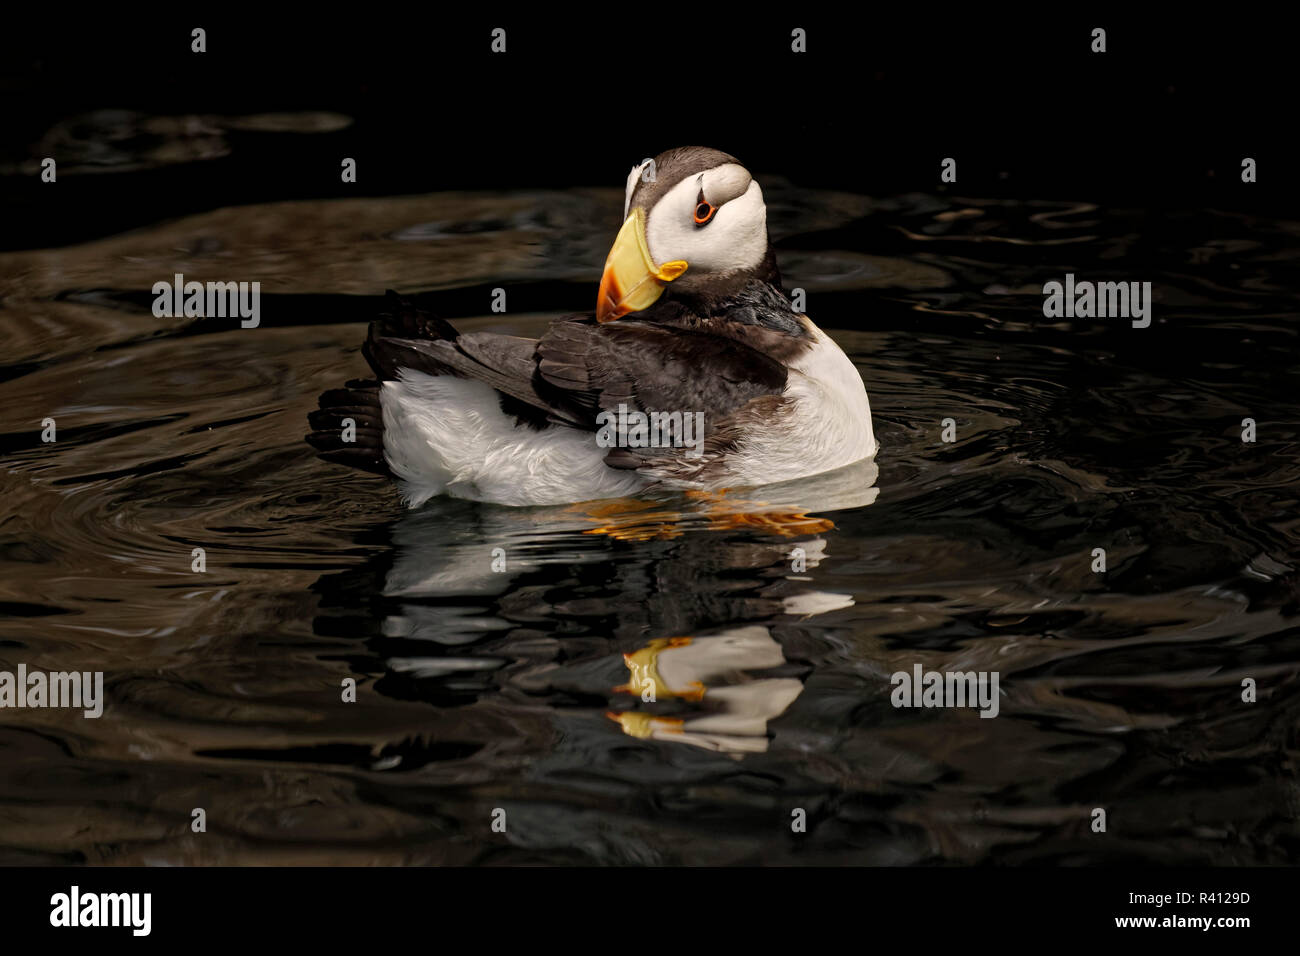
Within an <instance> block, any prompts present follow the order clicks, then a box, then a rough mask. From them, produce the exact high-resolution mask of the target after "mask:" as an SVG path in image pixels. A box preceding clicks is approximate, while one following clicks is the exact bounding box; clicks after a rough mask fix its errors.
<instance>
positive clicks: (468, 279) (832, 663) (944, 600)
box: [0, 134, 1300, 864]
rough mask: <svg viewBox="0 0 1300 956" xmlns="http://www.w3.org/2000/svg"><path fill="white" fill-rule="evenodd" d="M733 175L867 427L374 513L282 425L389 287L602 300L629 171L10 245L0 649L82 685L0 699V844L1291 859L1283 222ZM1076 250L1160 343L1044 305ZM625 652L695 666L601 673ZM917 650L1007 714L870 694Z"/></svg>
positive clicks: (247, 209)
mask: <svg viewBox="0 0 1300 956" xmlns="http://www.w3.org/2000/svg"><path fill="white" fill-rule="evenodd" d="M214 135H215V134H214ZM88 161H90V160H88ZM161 161H166V155H165V154H164V157H163V160H161ZM760 178H761V179H762V181H763V182H764V187H765V191H766V194H767V196H768V199H769V205H770V207H771V213H770V223H771V227H772V231H773V236H774V239H775V240H776V241H777V243H778V246H777V247H778V252H779V262H780V265H781V268H782V270H783V272H784V273H785V276H786V281H787V285H788V286H790V287H796V286H797V287H800V288H803V289H805V290H806V292H807V296H808V312H809V314H810V315H811V316H812V317H813V319H814V320H815V321H817V322H818V324H819V325H821V326H822V327H823V328H825V329H827V330H828V331H830V332H831V333H832V334H833V335H834V337H835V338H836V340H837V341H838V342H839V343H840V344H841V345H842V346H843V348H844V349H845V351H846V352H847V353H848V354H849V355H850V356H851V358H852V359H853V360H854V362H855V363H856V364H857V367H858V369H859V370H860V371H861V373H862V376H863V378H864V380H865V381H866V384H867V388H868V392H869V394H870V397H871V402H872V407H873V411H874V415H875V428H876V434H877V438H878V440H879V441H880V443H881V446H882V450H881V452H880V454H879V456H878V458H877V460H876V461H875V462H872V463H867V464H864V465H862V466H859V467H856V468H851V469H846V470H845V471H844V472H841V473H836V474H833V475H828V476H821V477H819V478H817V479H811V480H808V481H806V482H800V483H795V484H794V485H791V486H786V487H783V488H781V489H765V490H763V491H761V492H745V493H735V494H730V495H718V496H689V497H688V496H671V495H668V496H663V497H661V498H659V499H654V500H649V501H639V502H638V501H616V502H601V503H588V504H583V505H575V506H572V507H566V508H535V509H510V508H503V507H497V506H491V505H481V504H475V503H469V502H464V501H457V500H449V499H440V500H435V501H433V502H430V503H429V504H428V505H426V506H425V507H423V508H421V509H419V510H416V511H407V510H405V509H404V508H403V507H402V506H401V505H400V503H399V502H398V500H397V499H396V496H395V494H394V493H393V491H392V489H391V488H390V486H389V485H388V484H387V483H386V482H385V481H383V480H381V479H377V478H374V477H372V476H369V475H364V474H360V473H354V472H350V471H348V470H345V469H343V468H340V467H338V466H333V465H329V464H326V463H323V462H320V461H318V460H317V459H316V458H315V457H314V456H313V453H312V451H311V449H310V448H309V447H308V446H307V445H306V444H304V443H303V441H302V436H303V434H304V432H305V431H306V414H307V412H308V410H309V409H311V408H313V407H314V406H315V400H316V396H317V395H318V394H319V392H321V391H322V390H323V389H326V388H330V387H334V386H337V385H339V384H341V383H342V382H343V381H344V380H345V379H347V378H350V377H357V376H360V375H362V374H364V372H365V365H364V362H363V360H362V358H361V356H360V353H359V346H360V343H361V341H362V338H363V336H364V331H365V322H366V321H367V320H368V319H369V317H370V316H371V315H372V314H373V312H374V311H376V309H377V307H378V303H379V301H380V299H381V297H382V294H383V292H384V290H385V289H386V288H394V289H397V290H399V291H402V292H405V293H407V294H412V295H417V296H418V298H419V299H420V301H421V302H422V303H424V304H426V305H428V306H429V307H431V308H433V309H435V310H437V311H439V312H440V313H441V314H443V315H444V316H446V317H447V318H450V319H452V320H453V321H455V322H456V323H457V324H458V325H459V326H460V327H462V328H464V329H491V330H499V331H504V332H511V333H514V334H535V333H536V332H537V331H538V330H540V329H541V328H543V327H544V326H545V323H546V322H547V321H549V320H550V319H552V318H554V317H556V316H558V315H561V314H564V313H565V312H568V311H572V310H579V309H587V308H590V307H591V306H592V305H593V304H594V300H595V283H596V279H597V277H598V274H599V269H600V265H601V262H602V261H603V256H604V252H605V248H606V246H607V244H608V242H609V241H610V240H611V238H612V236H613V234H614V231H615V230H616V228H617V221H616V216H617V210H618V208H619V203H620V201H621V193H620V191H618V190H614V189H595V188H592V189H572V190H568V191H550V192H541V191H531V192H505V193H492V194H487V193H483V194H478V193H436V194H429V195H422V196H400V197H390V198H379V199H375V198H367V199H356V200H343V201H308V202H286V203H276V204H263V205H253V206H239V207H230V208H221V209H216V210H214V211H211V212H208V213H203V214H199V215H196V216H192V217H187V218H182V219H179V220H170V221H165V222H160V223H157V224H155V225H152V226H149V227H146V228H142V229H137V230H134V231H131V232H127V233H125V234H121V235H113V236H109V237H106V238H102V239H98V240H94V241H90V242H86V243H84V244H79V245H73V246H68V247H63V248H59V249H37V250H25V251H14V252H7V253H3V254H0V334H2V335H3V341H4V344H5V349H4V356H3V363H4V364H3V366H2V367H0V441H3V447H4V458H3V472H2V474H0V496H2V501H3V504H0V560H2V561H3V573H2V574H0V600H2V601H3V610H4V612H5V614H6V615H7V616H6V617H5V619H4V622H3V630H2V631H0V668H2V669H9V670H12V669H14V668H16V666H17V665H18V664H19V663H20V662H21V663H26V664H27V665H28V666H29V667H31V668H43V669H47V670H65V669H75V670H83V671H84V670H102V671H104V672H105V681H106V686H107V696H108V704H107V708H106V712H105V714H104V716H103V717H102V718H101V719H99V720H86V719H84V718H82V717H81V716H79V714H75V713H71V712H66V711H54V710H44V711H34V710H22V711H15V710H9V711H4V712H3V713H0V755H2V756H0V862H5V863H29V862H31V863H34V862H74V863H82V862H84V863H95V864H104V863H119V864H196V863H226V864H232V863H239V864H244V863H273V864H296V863H380V864H394V863H417V864H428V863H453V864H500V863H533V862H549V863H654V864H675V863H704V864H732V863H778V864H789V863H869V864H934V863H985V862H993V863H1003V864H1016V863H1096V862H1107V863H1114V862H1122V861H1148V862H1155V863H1213V864H1247V863H1257V864H1258V863H1264V864H1280V863H1294V862H1297V860H1300V827H1298V825H1297V817H1298V815H1300V788H1298V787H1297V780H1296V761H1297V749H1298V748H1297V730H1296V728H1297V717H1298V716H1300V714H1298V711H1300V695H1297V682H1296V676H1297V669H1298V668H1300V628H1298V627H1297V581H1298V577H1297V571H1296V565H1297V560H1300V549H1298V548H1297V536H1298V535H1300V509H1298V508H1297V497H1298V493H1300V459H1298V455H1297V451H1298V450H1300V445H1298V444H1297V430H1298V428H1300V424H1298V423H1300V399H1297V394H1300V390H1298V389H1297V376H1296V361H1295V358H1296V355H1297V342H1296V328H1297V318H1298V313H1300V308H1297V300H1296V296H1295V293H1294V291H1293V290H1294V289H1295V288H1296V287H1297V278H1298V275H1297V271H1298V270H1297V258H1298V253H1297V249H1300V244H1298V243H1297V239H1298V237H1300V223H1296V222H1291V221H1279V220H1269V219H1262V218H1250V217H1244V216H1241V215H1237V214H1232V213H1227V212H1220V211H1216V210H1213V209H1207V210H1203V211H1199V212H1193V213H1187V214H1184V215H1181V216H1166V217H1161V218H1154V217H1150V216H1148V215H1146V214H1145V213H1144V212H1143V211H1142V210H1140V209H1127V208H1107V207H1099V206H1096V205H1094V204H1091V203H1088V202H1085V201H1077V200H1074V199H1062V200H1060V201H1046V200H1045V201H1041V202H1019V203H1017V202H1005V201H986V200H981V199H979V198H971V197H961V196H954V195H944V196H939V195H921V194H910V195H899V196H888V197H868V196H861V195H855V194H850V193H835V192H828V191H825V190H813V189H806V188H801V187H799V186H797V185H794V184H790V183H786V182H783V181H781V180H780V178H779V177H773V176H760ZM1070 271H1072V272H1074V273H1076V274H1077V275H1079V276H1081V277H1090V278H1094V279H1098V280H1106V279H1124V280H1139V281H1150V282H1152V283H1153V286H1154V289H1155V297H1156V301H1155V307H1154V321H1153V323H1152V325H1151V327H1150V328H1148V329H1133V328H1132V327H1131V326H1130V325H1129V323H1128V322H1126V321H1123V320H1085V319H1076V320H1048V319H1045V318H1044V317H1043V315H1042V295H1041V288H1042V284H1043V282H1045V281H1047V280H1049V279H1061V278H1063V277H1064V275H1065V273H1066V272H1070ZM176 272H181V273H183V274H184V275H185V277H186V278H187V279H195V280H199V281H207V280H209V279H211V280H220V281H231V280H235V281H254V280H256V281H260V282H261V283H262V291H263V300H262V324H261V326H260V327H259V328H257V329H240V328H239V327H238V326H237V323H236V322H234V321H230V320H226V321H222V320H201V321H198V322H195V321H194V320H190V319H184V318H177V319H159V318H156V317H155V316H154V315H153V314H152V311H151V308H150V306H151V304H152V295H151V294H150V291H149V290H150V288H151V287H152V285H153V283H154V282H156V281H159V280H168V279H170V277H171V276H172V275H173V274H174V273H176ZM496 286H502V287H504V288H506V289H507V290H508V294H509V297H510V298H509V303H510V306H511V308H510V311H509V312H508V313H506V314H504V315H493V314H490V313H489V312H488V308H489V303H490V301H491V299H490V290H491V289H492V288H493V287H496ZM46 417H52V418H54V419H55V420H56V422H57V429H58V430H57V439H58V440H57V442H55V443H53V444H47V443H43V442H42V441H41V435H40V432H41V427H40V422H41V420H42V419H44V418H46ZM1247 417H1249V418H1253V419H1255V420H1256V422H1257V440H1256V441H1255V442H1254V443H1243V442H1242V440H1241V431H1242V429H1241V422H1242V419H1243V418H1247ZM945 418H952V419H953V420H954V421H955V424H956V441H955V442H952V443H945V442H943V441H942V440H941V430H942V426H941V422H942V420H943V419H945ZM194 548H203V549H205V553H206V567H207V570H206V572H205V573H202V574H199V573H195V572H193V571H192V570H191V562H192V558H191V554H192V551H193V549H194ZM1096 548H1104V549H1105V551H1106V555H1107V570H1106V572H1105V573H1095V572H1094V571H1093V570H1092V565H1093V561H1094V557H1093V551H1094V549H1096ZM496 549H500V551H499V552H498V551H496ZM795 549H801V551H800V552H799V553H800V554H801V555H802V557H803V564H802V566H801V567H802V570H796V569H795V562H794V560H793V557H794V556H796V551H795ZM501 555H504V559H505V570H504V571H494V570H493V561H494V558H496V557H499V556H501ZM684 637H689V638H691V639H692V640H691V641H690V643H684V642H680V641H679V642H677V643H676V644H673V643H672V642H671V639H673V638H684ZM682 650H689V651H690V653H689V654H687V655H685V656H683V655H682V654H681V653H680V652H681V651H682ZM674 654H675V655H676V656H675V657H671V656H670V655H674ZM625 655H630V657H629V658H625ZM638 655H639V656H638ZM651 660H657V661H659V662H661V664H662V667H661V669H660V670H661V676H663V677H664V678H665V679H667V678H668V677H669V676H670V675H671V676H673V677H674V678H675V679H679V680H681V681H687V682H689V681H696V680H698V682H699V688H700V689H702V690H703V693H702V694H699V693H692V694H688V695H685V696H673V695H671V694H664V695H661V696H660V698H659V699H658V700H657V701H656V702H653V703H646V702H643V701H642V700H641V699H640V697H639V696H636V695H633V694H628V693H625V692H620V691H619V690H617V688H620V687H623V686H624V685H626V684H627V682H628V681H629V678H630V672H629V663H631V664H633V665H636V664H638V662H640V663H644V662H646V661H651ZM674 661H675V662H676V663H673V662H674ZM918 663H919V664H921V665H922V666H923V667H924V669H926V670H963V671H965V670H976V671H997V672H998V673H999V674H1000V677H1001V684H1000V686H1001V692H1002V693H1001V697H1000V702H999V703H1000V708H999V716H998V717H997V718H996V719H981V718H980V717H979V716H978V713H977V712H976V711H974V710H955V709H943V710H934V709H930V710H906V709H896V708H894V707H893V706H891V704H890V697H889V693H890V690H891V685H890V683H889V677H890V675H891V674H892V673H894V672H896V671H900V670H903V671H909V672H910V671H911V669H912V668H913V666H914V665H915V664H918ZM1247 677H1249V678H1253V679H1254V680H1255V681H1256V682H1257V684H1258V694H1259V700H1258V702H1257V703H1254V704H1246V703H1243V702H1242V700H1241V682H1242V680H1243V679H1244V678H1247ZM348 678H352V679H354V680H355V681H356V683H357V686H358V691H357V700H356V702H355V703H344V702H342V700H341V687H342V683H343V682H344V681H345V679H348ZM195 807H202V808H204V809H205V810H206V813H207V820H208V830H207V832H206V833H202V834H196V833H193V832H191V829H190V821H191V812H192V810H193V808H195ZM1097 807H1101V808H1105V809H1106V810H1107V813H1108V829H1107V832H1106V833H1105V834H1098V833H1094V832H1092V830H1091V828H1090V823H1091V820H1092V811H1093V809H1094V808H1097ZM497 808H500V809H503V810H504V811H505V814H506V818H507V821H508V825H507V832H506V833H504V834H502V833H494V832H493V831H492V829H491V821H492V816H493V811H494V810H495V809H497ZM795 809H802V810H804V811H806V815H807V820H808V824H807V832H803V833H795V832H792V829H791V819H792V811H793V810H795Z"/></svg>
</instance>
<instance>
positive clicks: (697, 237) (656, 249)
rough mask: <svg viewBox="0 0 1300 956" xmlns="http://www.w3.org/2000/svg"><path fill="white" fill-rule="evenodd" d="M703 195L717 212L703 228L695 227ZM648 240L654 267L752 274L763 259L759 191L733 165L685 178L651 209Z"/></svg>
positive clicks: (689, 272)
mask: <svg viewBox="0 0 1300 956" xmlns="http://www.w3.org/2000/svg"><path fill="white" fill-rule="evenodd" d="M701 191H703V193H704V200H705V202H707V203H709V204H710V205H712V206H714V207H716V208H717V212H716V213H714V215H713V218H712V220H710V221H709V222H708V223H706V224H705V225H702V226H700V225H696V223H695V207H696V205H697V204H698V202H699V198H700V192H701ZM629 195H630V193H629ZM646 241H647V242H648V243H649V246H650V255H651V256H653V257H654V260H655V262H656V263H664V262H671V261H673V260H675V259H684V260H686V263H687V275H700V274H703V273H706V272H707V273H726V272H735V271H737V270H740V269H752V268H754V267H755V266H757V265H758V264H759V263H760V262H762V261H763V257H764V256H765V255H766V254H767V206H766V205H765V204H764V203H763V190H762V189H760V188H759V185H758V183H757V182H755V181H754V179H753V177H752V176H750V175H749V173H748V172H747V171H746V170H745V169H744V167H742V166H738V165H736V164H735V163H726V164H724V165H722V166H715V167H714V168H713V169H708V170H705V171H704V172H703V173H698V174H696V175H694V176H688V177H686V179H684V180H682V181H681V182H680V183H678V184H677V185H676V186H674V187H673V188H672V189H670V190H669V191H668V192H667V193H665V194H664V196H663V197H662V198H661V199H660V200H659V201H658V202H657V203H655V204H654V207H653V208H652V209H650V210H649V212H648V214H647V218H646Z"/></svg>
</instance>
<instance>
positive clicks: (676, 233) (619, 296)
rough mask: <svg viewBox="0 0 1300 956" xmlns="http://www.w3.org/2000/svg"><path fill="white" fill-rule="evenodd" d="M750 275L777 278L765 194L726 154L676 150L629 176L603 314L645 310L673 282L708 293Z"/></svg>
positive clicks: (605, 280) (603, 283) (610, 317)
mask: <svg viewBox="0 0 1300 956" xmlns="http://www.w3.org/2000/svg"><path fill="white" fill-rule="evenodd" d="M749 276H753V277H757V278H760V279H764V280H767V281H773V280H775V279H776V267H775V264H774V261H773V259H772V255H771V252H770V250H769V248H768V242H767V207H766V206H765V205H764V203H763V191H762V190H761V189H760V188H759V186H758V183H757V182H755V181H754V177H753V176H751V175H750V174H749V171H748V170H746V169H745V167H743V166H741V165H740V163H738V162H736V160H735V158H734V157H732V156H728V155H727V154H726V153H722V152H719V151H718V150H716V149H705V148H703V147H698V146H688V147H683V148H680V149H670V150H668V152H666V153H660V154H659V155H658V156H656V157H655V158H654V159H653V160H646V161H645V162H644V163H642V164H641V165H639V166H636V167H634V168H633V169H632V172H631V173H629V174H628V177H627V191H626V193H625V198H624V201H623V227H622V228H621V229H620V230H619V232H618V237H617V238H616V239H615V240H614V246H613V248H612V249H610V251H609V256H608V258H607V259H606V260H605V271H604V273H603V274H602V275H601V278H600V293H599V297H598V299H597V305H596V318H597V319H599V320H600V321H601V322H612V321H614V320H615V319H617V318H619V317H620V316H623V315H627V314H628V313H629V312H640V311H641V310H643V309H646V308H648V307H649V306H650V305H652V304H653V303H654V302H655V301H656V300H657V299H658V298H659V297H660V296H661V295H663V293H664V291H665V289H666V288H667V287H668V285H669V283H672V286H673V289H674V290H680V291H681V292H683V293H687V294H689V293H701V292H704V291H706V290H708V289H709V288H710V287H717V286H718V285H719V284H720V283H728V282H734V281H735V280H736V279H737V278H740V279H744V278H747V277H749Z"/></svg>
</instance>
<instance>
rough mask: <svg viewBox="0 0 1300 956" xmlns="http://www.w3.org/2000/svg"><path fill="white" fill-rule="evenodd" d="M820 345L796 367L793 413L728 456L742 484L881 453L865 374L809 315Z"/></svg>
mask: <svg viewBox="0 0 1300 956" xmlns="http://www.w3.org/2000/svg"><path fill="white" fill-rule="evenodd" d="M804 321H805V323H806V324H807V326H808V328H809V330H810V331H811V332H812V333H813V336H814V338H815V340H816V341H815V344H814V345H813V347H812V348H811V349H809V350H808V351H807V352H805V353H804V355H803V356H802V357H801V358H800V359H799V361H797V362H795V363H794V364H793V365H792V366H791V367H790V377H789V380H788V381H787V383H786V388H785V398H786V399H787V400H788V401H789V402H790V405H789V407H788V414H787V415H785V416H783V417H782V418H781V419H780V420H779V421H775V422H772V423H771V426H770V427H768V428H762V429H757V430H754V431H753V432H751V433H750V434H749V435H747V436H746V437H745V438H744V439H743V440H742V441H741V442H740V445H739V447H738V448H737V449H736V452H735V453H734V454H733V455H730V456H728V465H729V468H728V471H729V480H730V481H731V482H732V483H734V484H737V485H751V484H771V483H775V482H778V481H788V480H790V479H793V478H805V477H808V476H809V475H817V474H821V473H822V472H825V471H831V470H833V469H835V468H840V467H843V466H844V465H850V464H852V463H853V462H856V461H862V460H863V459H864V458H870V457H871V456H872V455H874V454H875V453H876V450H877V446H876V436H875V434H874V432H873V431H872V429H871V404H870V402H868V401H867V390H866V387H865V386H864V385H863V384H862V376H861V375H859V374H858V370H857V368H855V367H854V365H853V363H852V362H851V361H849V357H848V356H847V355H845V354H844V352H843V351H842V350H841V349H840V347H839V346H838V345H836V344H835V341H834V339H832V338H831V337H830V336H829V335H827V334H826V333H825V332H823V331H822V330H821V329H819V328H817V326H816V325H814V324H813V323H812V321H811V320H809V319H807V317H805V318H804Z"/></svg>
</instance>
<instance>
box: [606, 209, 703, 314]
mask: <svg viewBox="0 0 1300 956" xmlns="http://www.w3.org/2000/svg"><path fill="white" fill-rule="evenodd" d="M685 271H686V263H685V262H683V261H682V260H681V259H675V260H673V261H672V262H665V263H664V264H663V265H662V266H657V265H655V261H654V259H653V258H652V257H651V255H650V246H649V245H648V244H647V242H646V237H645V212H644V211H642V210H641V209H639V208H638V209H633V210H632V214H631V215H630V216H628V217H627V219H626V221H624V223H623V227H622V228H621V229H619V231H618V236H617V237H616V238H615V239H614V245H613V248H611V249H610V250H609V256H608V257H607V258H606V259H605V271H604V272H603V273H601V276H600V292H599V293H598V294H597V297H596V319H597V321H600V322H613V321H614V320H615V319H617V318H618V317H619V316H623V315H627V314H628V313H629V312H640V311H641V310H642V309H647V308H649V307H650V306H651V305H652V304H653V303H654V301H655V300H656V299H658V298H659V296H661V295H663V291H664V286H665V285H667V284H668V283H669V282H672V281H673V280H674V279H676V278H677V277H678V276H680V275H681V274H682V273H683V272H685Z"/></svg>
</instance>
